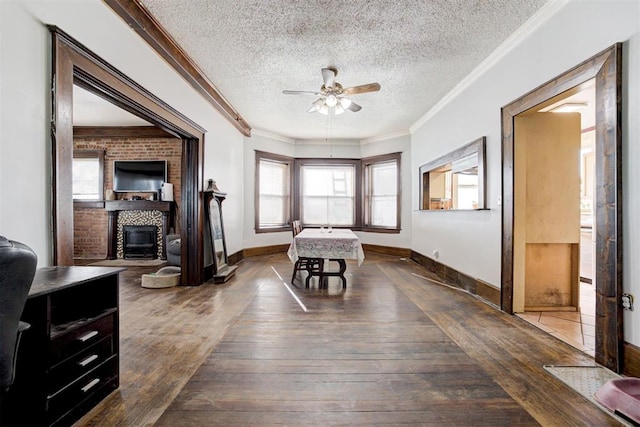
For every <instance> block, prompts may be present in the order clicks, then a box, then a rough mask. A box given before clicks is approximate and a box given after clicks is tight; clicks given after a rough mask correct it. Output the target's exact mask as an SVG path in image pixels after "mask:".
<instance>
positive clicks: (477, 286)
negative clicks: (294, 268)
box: [411, 250, 500, 308]
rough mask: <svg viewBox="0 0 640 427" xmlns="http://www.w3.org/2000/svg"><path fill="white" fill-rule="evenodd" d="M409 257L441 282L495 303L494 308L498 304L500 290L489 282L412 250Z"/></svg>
mask: <svg viewBox="0 0 640 427" xmlns="http://www.w3.org/2000/svg"><path fill="white" fill-rule="evenodd" d="M411 259H412V260H413V261H415V262H417V263H418V264H420V265H421V266H423V267H424V268H426V269H427V270H429V271H431V272H432V273H435V274H436V275H437V276H438V277H439V278H440V279H441V281H442V282H443V283H446V284H447V285H451V286H455V287H456V288H460V289H464V290H465V291H467V292H469V293H471V294H473V295H477V296H479V297H481V298H482V299H484V300H485V301H487V302H489V303H491V304H492V305H495V307H496V308H498V307H499V306H500V290H499V289H498V288H496V287H494V286H492V285H490V284H489V283H487V282H484V281H482V280H480V279H476V278H474V277H471V276H467V275H466V274H464V273H461V272H459V271H458V270H456V269H455V268H451V267H449V266H447V265H445V264H442V263H440V262H438V261H436V260H434V259H433V258H429V257H427V256H425V255H422V254H421V253H419V252H416V251H413V250H412V251H411Z"/></svg>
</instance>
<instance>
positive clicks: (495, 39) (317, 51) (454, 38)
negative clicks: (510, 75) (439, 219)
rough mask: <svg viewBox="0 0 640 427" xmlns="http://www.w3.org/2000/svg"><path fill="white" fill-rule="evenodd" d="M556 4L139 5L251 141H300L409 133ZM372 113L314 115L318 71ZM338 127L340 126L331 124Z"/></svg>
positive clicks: (285, 1) (165, 0)
mask: <svg viewBox="0 0 640 427" xmlns="http://www.w3.org/2000/svg"><path fill="white" fill-rule="evenodd" d="M546 2H547V0H400V1H398V0H394V1H391V0H348V1H347V0H342V1H338V0H317V1H300V0H270V1H265V0H216V1H205V0H198V1H194V0H140V3H141V4H142V5H143V6H144V7H145V8H146V9H147V10H148V11H149V12H150V13H151V14H152V15H153V16H154V18H156V20H157V21H158V22H159V23H160V25H162V26H163V27H164V28H165V29H166V30H167V31H168V33H169V34H171V36H172V37H173V38H174V40H175V41H176V42H177V43H178V44H179V45H180V46H181V47H182V48H183V49H184V51H185V52H186V53H187V54H188V55H189V56H190V57H191V58H192V59H193V60H194V61H195V63H196V64H198V66H199V67H200V68H201V69H202V71H203V72H204V73H205V74H206V75H207V77H208V78H209V79H210V80H211V81H212V82H214V84H215V85H216V87H217V88H218V90H219V91H220V92H221V93H222V95H223V96H224V97H225V98H227V100H228V101H229V102H230V103H231V105H233V107H234V108H235V109H236V110H238V112H239V113H240V114H241V115H242V116H243V117H244V119H245V120H246V121H247V122H248V123H249V125H250V126H251V127H252V128H253V129H258V130H262V131H266V132H270V133H275V134H278V135H282V136H285V137H289V138H292V139H322V138H325V137H326V135H327V129H328V127H330V132H331V135H332V137H334V138H340V139H345V138H348V139H351V138H353V139H366V138H371V137H379V136H385V135H390V134H395V133H401V132H408V131H409V128H410V127H411V126H412V125H413V124H414V123H416V122H417V121H418V120H419V119H420V118H421V117H422V116H423V115H424V114H425V113H426V112H427V111H429V109H430V108H431V107H433V106H434V105H435V104H436V103H437V102H438V101H439V100H440V99H441V98H442V97H443V96H444V95H446V94H447V93H448V92H449V91H450V90H451V89H452V88H453V87H454V86H455V85H456V84H457V83H459V82H460V81H461V80H462V79H463V78H464V77H465V76H467V75H468V74H469V73H470V72H471V71H472V70H473V69H474V68H475V67H476V66H478V65H479V64H480V63H481V62H482V61H483V60H484V59H485V58H487V56H489V54H490V53H491V52H493V51H494V50H495V49H496V48H497V47H498V46H499V45H500V44H501V43H502V42H504V41H505V40H506V39H507V38H508V37H509V36H510V35H511V34H512V33H513V32H514V31H515V30H517V29H518V28H519V27H520V26H522V25H523V24H524V23H525V21H526V20H527V19H529V18H530V17H531V16H532V15H533V14H534V13H535V12H536V11H538V10H539V9H540V7H542V6H543V5H544V4H545V3H546ZM326 66H335V67H337V68H338V76H337V78H336V81H338V82H339V83H341V84H342V85H343V86H344V87H345V88H346V87H348V86H357V85H361V84H366V83H370V82H379V83H380V85H381V86H382V89H381V90H380V91H379V92H373V93H367V94H361V95H355V96H353V97H352V99H353V100H354V101H355V102H357V103H358V104H360V105H361V106H362V107H363V108H362V110H361V111H360V112H357V113H353V112H351V111H347V112H345V113H344V114H342V115H340V116H335V117H334V118H333V119H328V118H327V116H323V115H320V114H318V113H307V112H306V111H307V109H308V108H309V107H310V106H311V103H312V102H313V101H314V100H315V99H316V97H315V96H313V95H284V94H282V91H283V90H285V89H290V90H308V91H317V90H319V89H320V86H321V85H322V75H321V72H320V69H321V68H322V67H326ZM329 120H331V122H332V123H331V124H329Z"/></svg>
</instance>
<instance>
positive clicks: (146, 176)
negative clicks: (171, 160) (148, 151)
mask: <svg viewBox="0 0 640 427" xmlns="http://www.w3.org/2000/svg"><path fill="white" fill-rule="evenodd" d="M165 182H167V161H166V160H114V162H113V191H116V192H121V193H124V192H129V193H149V192H156V191H158V190H159V189H160V187H162V184H164V183H165Z"/></svg>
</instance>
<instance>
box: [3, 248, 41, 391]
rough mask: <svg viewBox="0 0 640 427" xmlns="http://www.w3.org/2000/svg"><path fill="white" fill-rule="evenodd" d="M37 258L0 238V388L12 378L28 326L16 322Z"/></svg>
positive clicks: (29, 250) (11, 381) (33, 254)
mask: <svg viewBox="0 0 640 427" xmlns="http://www.w3.org/2000/svg"><path fill="white" fill-rule="evenodd" d="M37 262H38V258H37V257H36V254H35V253H34V252H33V251H32V250H31V248H29V247H28V246H26V245H24V244H22V243H19V242H14V241H12V240H8V239H7V238H6V237H4V236H0V387H1V390H2V391H3V392H4V391H6V390H7V389H8V388H9V386H11V384H13V380H14V378H15V368H16V360H17V355H18V347H19V344H20V337H21V336H22V333H23V332H24V331H26V330H27V329H29V327H30V325H29V324H28V323H25V322H21V321H20V317H21V316H22V311H23V310H24V306H25V304H26V302H27V296H28V295H29V289H30V288H31V283H32V282H33V276H34V275H35V272H36V265H37Z"/></svg>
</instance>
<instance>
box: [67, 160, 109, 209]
mask: <svg viewBox="0 0 640 427" xmlns="http://www.w3.org/2000/svg"><path fill="white" fill-rule="evenodd" d="M104 157H105V154H104V151H103V150H73V158H74V159H98V167H99V169H100V170H99V171H98V188H99V189H100V194H99V195H98V198H96V199H73V206H75V207H81V208H104V182H105V179H104ZM71 164H72V166H73V161H72V163H71ZM71 197H72V198H73V190H72V192H71Z"/></svg>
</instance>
